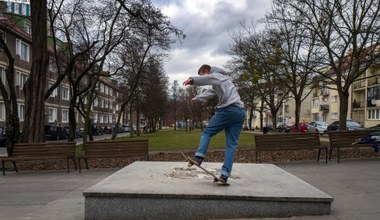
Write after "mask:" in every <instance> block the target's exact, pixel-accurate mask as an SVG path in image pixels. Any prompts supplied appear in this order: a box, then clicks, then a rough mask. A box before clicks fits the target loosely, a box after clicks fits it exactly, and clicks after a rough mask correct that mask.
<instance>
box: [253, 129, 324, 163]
mask: <svg viewBox="0 0 380 220" xmlns="http://www.w3.org/2000/svg"><path fill="white" fill-rule="evenodd" d="M254 138H255V146H256V163H258V162H260V159H261V152H263V151H294V150H318V158H317V160H318V161H319V158H320V155H321V151H322V150H324V151H325V152H326V163H327V153H328V147H327V146H323V145H321V143H320V140H319V134H318V133H299V132H295V133H286V134H283V133H272V134H258V135H255V137H254Z"/></svg>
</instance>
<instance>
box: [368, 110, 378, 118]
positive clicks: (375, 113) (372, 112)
mask: <svg viewBox="0 0 380 220" xmlns="http://www.w3.org/2000/svg"><path fill="white" fill-rule="evenodd" d="M371 119H372V120H373V119H380V109H369V110H368V120H371Z"/></svg>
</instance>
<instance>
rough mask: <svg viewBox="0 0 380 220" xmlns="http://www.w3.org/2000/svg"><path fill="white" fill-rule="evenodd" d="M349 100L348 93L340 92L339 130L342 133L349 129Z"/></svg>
mask: <svg viewBox="0 0 380 220" xmlns="http://www.w3.org/2000/svg"><path fill="white" fill-rule="evenodd" d="M348 98H349V94H348V92H340V91H339V130H341V131H344V130H346V128H347V125H346V124H347V113H348Z"/></svg>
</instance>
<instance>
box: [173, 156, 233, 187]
mask: <svg viewBox="0 0 380 220" xmlns="http://www.w3.org/2000/svg"><path fill="white" fill-rule="evenodd" d="M181 154H182V156H183V157H184V158H185V159H186V160H187V161H188V162H189V166H191V165H190V163H191V164H194V165H195V166H197V167H198V168H200V169H201V170H203V171H205V172H206V173H207V174H208V175H210V176H212V177H214V184H215V185H217V186H229V185H230V184H229V183H221V182H220V179H219V177H217V176H216V175H215V174H213V173H212V172H210V171H208V170H207V169H205V168H203V167H202V166H200V165H198V163H197V162H196V161H195V160H193V159H192V158H190V157H188V156H186V155H185V154H184V153H183V152H181Z"/></svg>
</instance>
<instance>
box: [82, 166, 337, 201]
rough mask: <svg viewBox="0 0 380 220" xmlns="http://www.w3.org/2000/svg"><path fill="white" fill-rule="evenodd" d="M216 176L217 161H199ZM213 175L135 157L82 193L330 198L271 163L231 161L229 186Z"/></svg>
mask: <svg viewBox="0 0 380 220" xmlns="http://www.w3.org/2000/svg"><path fill="white" fill-rule="evenodd" d="M202 166H203V167H204V168H205V169H208V170H209V171H211V172H213V173H214V174H215V175H217V176H219V173H220V168H221V166H222V164H221V163H203V164H202ZM212 182H213V177H211V176H209V175H208V174H206V173H205V172H204V171H202V170H201V169H199V168H197V167H195V166H193V167H190V168H189V167H187V163H186V162H149V161H144V162H143V161H138V162H134V163H133V164H131V165H129V166H127V167H125V168H123V169H121V170H119V171H118V172H116V173H114V174H112V175H111V176H109V177H107V178H105V179H104V180H102V181H100V182H99V183H97V184H95V185H94V186H92V187H90V188H88V189H87V190H86V191H84V192H83V195H84V196H113V197H115V196H120V197H140V198H141V197H146V198H149V197H154V198H159V197H161V198H172V197H176V198H194V197H196V198H205V199H223V198H228V199H238V200H271V201H287V200H292V201H298V200H299V201H310V202H331V201H333V198H332V197H331V196H330V195H328V194H326V193H324V192H322V191H321V190H319V189H317V188H315V187H313V186H312V185H310V184H308V183H306V182H305V181H303V180H301V179H299V178H298V177H296V176H294V175H292V174H291V173H289V172H286V171H285V170H283V169H281V168H279V167H277V166H275V165H272V164H243V163H234V167H233V173H232V176H231V177H230V178H229V179H228V182H229V183H230V184H231V185H230V186H215V185H214V184H213V183H212Z"/></svg>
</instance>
